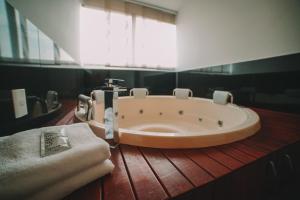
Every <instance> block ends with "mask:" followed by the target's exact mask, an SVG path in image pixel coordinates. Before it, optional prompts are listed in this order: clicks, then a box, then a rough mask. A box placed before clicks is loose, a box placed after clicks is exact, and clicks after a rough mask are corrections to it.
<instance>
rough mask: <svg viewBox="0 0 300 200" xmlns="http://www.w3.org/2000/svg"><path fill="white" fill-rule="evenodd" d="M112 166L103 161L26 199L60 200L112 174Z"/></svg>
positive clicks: (110, 163)
mask: <svg viewBox="0 0 300 200" xmlns="http://www.w3.org/2000/svg"><path fill="white" fill-rule="evenodd" d="M113 169H114V165H113V164H112V162H111V161H110V160H105V161H104V162H102V163H98V164H96V165H95V166H92V167H90V168H89V169H86V170H84V171H82V172H80V173H77V174H75V175H73V176H71V177H69V178H66V179H64V180H60V181H58V182H57V183H55V184H53V185H49V186H47V187H45V188H44V189H42V190H41V191H39V192H37V193H36V194H33V195H32V196H30V197H29V198H28V199H31V200H40V199H43V200H56V199H61V198H63V197H65V196H67V195H68V194H70V193H72V192H73V191H75V190H76V189H78V188H80V187H82V186H84V185H86V184H87V183H89V182H91V181H93V180H95V179H97V178H99V177H102V176H104V175H105V174H108V173H110V172H112V171H113Z"/></svg>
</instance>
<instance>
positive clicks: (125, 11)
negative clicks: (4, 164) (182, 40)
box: [80, 0, 176, 68]
mask: <svg viewBox="0 0 300 200" xmlns="http://www.w3.org/2000/svg"><path fill="white" fill-rule="evenodd" d="M80 26H81V33H80V34H81V36H80V38H81V61H82V63H83V64H85V65H102V66H103V65H104V66H112V67H114V66H117V67H144V68H175V67H176V26H175V16H174V15H172V14H169V13H163V12H161V11H157V10H154V9H151V8H146V7H143V6H140V5H135V4H132V3H128V2H124V1H119V0H110V1H108V0H86V1H84V7H82V8H81V23H80Z"/></svg>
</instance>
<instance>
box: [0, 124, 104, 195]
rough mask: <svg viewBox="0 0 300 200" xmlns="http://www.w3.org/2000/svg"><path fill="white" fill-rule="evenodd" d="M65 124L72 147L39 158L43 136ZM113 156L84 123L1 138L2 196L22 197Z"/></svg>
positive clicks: (0, 184)
mask: <svg viewBox="0 0 300 200" xmlns="http://www.w3.org/2000/svg"><path fill="white" fill-rule="evenodd" d="M62 127H64V128H65V130H66V134H67V136H68V137H69V140H70V144H71V146H72V148H71V149H69V150H66V151H64V152H61V153H58V154H54V155H51V156H46V157H42V158H41V157H40V135H41V132H42V131H43V130H45V129H47V130H51V129H58V128H62ZM109 157H110V151H109V145H108V144H107V143H106V142H105V141H104V140H102V139H101V138H98V137H97V136H95V135H94V133H93V132H92V131H91V129H90V128H89V126H88V125H87V124H85V123H79V124H73V125H66V126H60V127H46V128H41V129H32V130H29V131H24V132H20V133H16V134H14V135H11V136H6V137H0V197H1V199H16V198H23V197H25V196H26V195H28V194H31V193H33V192H37V191H39V190H40V189H41V188H44V187H46V186H47V185H49V184H53V183H55V182H57V181H58V180H62V179H64V178H66V177H69V176H70V175H72V174H74V173H79V172H81V171H82V170H85V169H87V168H89V167H91V166H93V165H95V164H96V163H99V162H102V161H104V160H106V159H108V158H109Z"/></svg>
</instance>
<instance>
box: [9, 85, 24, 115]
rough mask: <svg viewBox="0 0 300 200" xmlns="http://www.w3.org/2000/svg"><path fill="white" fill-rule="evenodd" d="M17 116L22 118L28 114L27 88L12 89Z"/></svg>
mask: <svg viewBox="0 0 300 200" xmlns="http://www.w3.org/2000/svg"><path fill="white" fill-rule="evenodd" d="M11 94H12V100H13V106H14V111H15V118H20V117H23V116H25V115H27V114H28V110H27V102H26V93H25V89H15V90H12V91H11Z"/></svg>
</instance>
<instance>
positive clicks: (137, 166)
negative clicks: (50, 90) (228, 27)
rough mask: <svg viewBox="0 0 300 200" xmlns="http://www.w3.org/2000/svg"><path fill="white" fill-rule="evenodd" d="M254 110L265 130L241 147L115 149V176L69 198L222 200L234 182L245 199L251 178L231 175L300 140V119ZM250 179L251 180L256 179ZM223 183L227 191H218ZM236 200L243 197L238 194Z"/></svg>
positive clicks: (237, 144) (239, 144) (238, 144)
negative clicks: (189, 199)
mask: <svg viewBox="0 0 300 200" xmlns="http://www.w3.org/2000/svg"><path fill="white" fill-rule="evenodd" d="M254 110H255V111H256V112H257V113H258V114H259V116H260V117H261V122H262V129H261V130H260V131H259V133H258V134H256V135H255V136H252V137H250V138H248V139H245V140H242V141H239V142H235V143H231V144H227V145H222V146H217V147H210V148H199V149H186V150H179V149H178V150H177V149H175V150H166V149H152V148H141V147H136V146H129V145H120V146H119V147H118V148H116V149H112V150H111V153H112V156H111V160H112V162H113V163H114V164H115V170H114V171H113V173H112V174H111V175H107V176H105V177H103V178H101V179H99V180H95V181H94V182H92V183H90V184H88V185H86V186H84V187H82V188H81V189H79V190H77V191H75V192H74V193H72V194H71V195H69V196H68V197H66V198H65V199H68V200H74V199H89V200H93V199H95V200H96V199H97V200H98V199H102V200H122V199H126V200H131V199H132V200H134V199H139V200H140V199H143V200H144V199H149V200H156V199H169V198H174V199H188V198H191V199H192V198H193V197H197V199H212V197H214V198H213V199H218V198H217V197H218V195H219V196H220V195H228V194H229V196H230V193H232V192H233V193H234V191H233V189H232V188H230V187H228V186H229V185H230V184H232V183H233V182H235V188H234V190H240V191H241V192H240V193H241V194H240V195H243V192H242V191H243V190H244V189H245V188H243V187H245V186H244V184H240V183H243V181H245V180H246V179H245V177H244V176H240V175H237V176H234V175H233V176H229V175H232V174H235V173H238V172H240V171H242V170H244V169H245V170H247V169H246V168H245V166H248V165H251V164H253V163H255V162H257V160H259V159H264V158H266V157H268V156H272V153H274V152H276V151H278V150H280V149H283V148H284V147H287V146H289V145H290V144H293V143H296V142H298V141H299V140H300V128H299V124H300V116H298V115H292V114H286V113H279V112H273V111H268V110H262V109H254ZM73 115H74V113H73V111H71V112H69V113H68V114H67V115H66V116H65V117H63V118H62V119H60V120H58V121H55V122H54V124H57V125H61V124H71V123H73ZM83 159H84V158H83ZM247 176H248V177H247V181H249V180H250V179H251V178H252V177H251V176H252V174H251V173H248V174H247ZM255 177H256V176H253V178H252V181H253V182H255V181H256V180H255ZM249 178H250V179H249ZM220 180H222V181H220ZM212 184H214V186H211V185H212ZM218 184H221V185H222V186H220V187H217V186H216V185H218ZM237 186H239V187H240V188H236V187H237ZM216 190H217V191H218V192H216ZM249 198H250V197H249ZM220 199H222V198H220ZM233 199H242V198H240V197H239V196H236V195H235V197H234V198H233Z"/></svg>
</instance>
